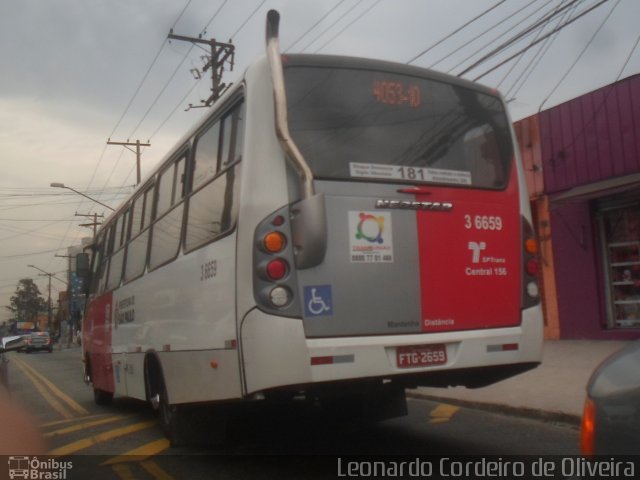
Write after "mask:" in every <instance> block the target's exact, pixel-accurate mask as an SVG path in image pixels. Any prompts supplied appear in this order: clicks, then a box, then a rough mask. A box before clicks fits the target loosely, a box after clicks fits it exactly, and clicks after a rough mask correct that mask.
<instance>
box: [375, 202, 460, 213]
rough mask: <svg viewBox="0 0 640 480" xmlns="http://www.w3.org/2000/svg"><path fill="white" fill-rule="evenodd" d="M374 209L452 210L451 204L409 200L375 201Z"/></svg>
mask: <svg viewBox="0 0 640 480" xmlns="http://www.w3.org/2000/svg"><path fill="white" fill-rule="evenodd" d="M376 208H391V209H404V210H429V211H432V212H449V211H451V210H453V203H451V202H415V201H411V200H386V199H379V200H376Z"/></svg>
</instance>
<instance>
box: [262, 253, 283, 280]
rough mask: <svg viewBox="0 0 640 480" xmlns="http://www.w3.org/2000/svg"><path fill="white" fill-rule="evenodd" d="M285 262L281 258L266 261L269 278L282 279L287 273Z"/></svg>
mask: <svg viewBox="0 0 640 480" xmlns="http://www.w3.org/2000/svg"><path fill="white" fill-rule="evenodd" d="M287 270H288V268H287V262H285V261H284V260H282V259H281V258H276V259H274V260H271V261H270V262H269V263H267V266H266V271H267V277H268V278H269V280H274V281H275V280H282V279H283V278H284V276H285V275H286V274H287Z"/></svg>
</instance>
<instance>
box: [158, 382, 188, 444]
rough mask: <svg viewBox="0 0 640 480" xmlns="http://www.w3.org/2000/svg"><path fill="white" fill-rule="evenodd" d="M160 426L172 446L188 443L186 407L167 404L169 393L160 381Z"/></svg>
mask: <svg viewBox="0 0 640 480" xmlns="http://www.w3.org/2000/svg"><path fill="white" fill-rule="evenodd" d="M158 413H159V417H160V426H161V427H162V431H163V432H164V434H165V436H166V437H167V439H168V440H169V442H170V443H171V446H172V447H177V446H181V445H186V444H187V443H189V428H188V427H189V425H188V423H189V422H188V421H187V417H188V415H187V413H188V412H187V410H186V407H181V406H178V405H171V404H169V395H168V394H167V389H166V387H165V385H164V382H162V385H161V386H160V392H159V394H158Z"/></svg>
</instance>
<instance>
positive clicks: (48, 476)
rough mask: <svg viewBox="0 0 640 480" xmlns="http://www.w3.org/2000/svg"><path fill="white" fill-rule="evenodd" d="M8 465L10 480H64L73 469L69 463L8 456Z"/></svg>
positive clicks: (51, 459) (49, 459)
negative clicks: (20, 479)
mask: <svg viewBox="0 0 640 480" xmlns="http://www.w3.org/2000/svg"><path fill="white" fill-rule="evenodd" d="M8 464H9V465H8V466H9V478H11V479H14V478H24V479H33V480H65V479H67V478H69V477H67V472H68V471H69V470H71V469H72V468H73V465H72V464H71V462H63V461H60V460H56V459H55V458H47V459H39V458H38V457H27V456H10V457H9V461H8Z"/></svg>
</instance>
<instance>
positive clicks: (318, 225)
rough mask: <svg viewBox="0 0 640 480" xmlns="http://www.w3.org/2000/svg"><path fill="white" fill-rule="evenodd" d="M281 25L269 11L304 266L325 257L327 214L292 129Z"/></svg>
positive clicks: (295, 236) (279, 124) (276, 96)
mask: <svg viewBox="0 0 640 480" xmlns="http://www.w3.org/2000/svg"><path fill="white" fill-rule="evenodd" d="M279 25H280V14H279V13H278V12H277V11H276V10H269V13H267V28H266V43H267V59H268V61H269V68H270V70H271V80H272V82H273V100H274V107H275V125H276V135H277V137H278V140H279V141H280V145H281V146H282V149H283V150H284V152H285V154H286V155H287V159H288V160H289V161H290V162H291V164H292V166H293V168H294V170H295V172H296V174H297V175H298V182H299V187H300V192H301V196H302V199H301V200H300V201H299V202H297V203H296V204H294V205H292V207H291V210H292V218H291V226H292V240H293V244H294V252H295V259H296V267H297V268H300V269H305V268H311V267H314V266H316V265H319V264H320V263H322V261H323V259H324V256H325V253H326V247H327V219H326V218H327V217H326V211H325V200H324V194H322V193H319V194H316V192H315V189H314V186H313V172H312V171H311V168H310V167H309V164H308V163H307V162H306V160H305V159H304V157H303V155H302V152H300V150H299V149H298V147H297V145H296V144H295V142H294V141H293V138H291V134H290V132H289V122H288V118H287V95H286V91H285V87H284V72H283V69H282V56H281V55H280V41H279V39H278V28H279Z"/></svg>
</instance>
